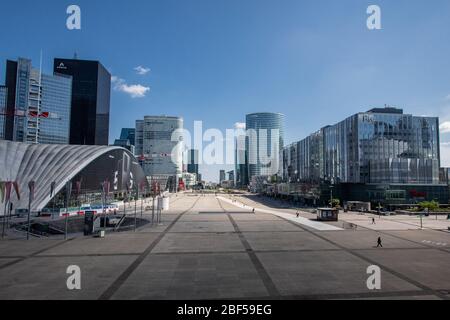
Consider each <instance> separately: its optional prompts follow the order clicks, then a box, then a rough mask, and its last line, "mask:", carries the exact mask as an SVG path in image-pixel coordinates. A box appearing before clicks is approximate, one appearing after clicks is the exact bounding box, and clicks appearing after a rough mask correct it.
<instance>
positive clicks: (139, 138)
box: [134, 120, 144, 156]
mask: <svg viewBox="0 0 450 320" xmlns="http://www.w3.org/2000/svg"><path fill="white" fill-rule="evenodd" d="M143 148H144V120H136V130H135V132H134V154H135V155H136V156H142V155H143V154H144V149H143Z"/></svg>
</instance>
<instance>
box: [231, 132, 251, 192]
mask: <svg viewBox="0 0 450 320" xmlns="http://www.w3.org/2000/svg"><path fill="white" fill-rule="evenodd" d="M245 144H246V134H245V131H243V132H242V133H240V134H238V135H237V136H236V139H235V155H234V159H235V171H236V174H235V179H236V181H235V182H236V186H238V187H245V186H247V185H248V184H249V180H248V167H247V162H248V157H247V150H246V146H245Z"/></svg>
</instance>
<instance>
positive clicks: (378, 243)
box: [377, 237, 383, 248]
mask: <svg viewBox="0 0 450 320" xmlns="http://www.w3.org/2000/svg"><path fill="white" fill-rule="evenodd" d="M380 247H381V248H383V243H382V241H381V237H378V241H377V248H380Z"/></svg>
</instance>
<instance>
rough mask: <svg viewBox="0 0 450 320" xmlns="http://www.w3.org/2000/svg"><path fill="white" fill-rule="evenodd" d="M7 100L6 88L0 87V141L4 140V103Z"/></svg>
mask: <svg viewBox="0 0 450 320" xmlns="http://www.w3.org/2000/svg"><path fill="white" fill-rule="evenodd" d="M7 99H8V88H7V87H5V86H0V140H4V139H5V121H6V101H7Z"/></svg>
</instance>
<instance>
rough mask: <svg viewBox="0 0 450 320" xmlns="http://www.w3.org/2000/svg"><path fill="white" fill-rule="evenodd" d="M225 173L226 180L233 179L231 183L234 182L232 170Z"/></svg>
mask: <svg viewBox="0 0 450 320" xmlns="http://www.w3.org/2000/svg"><path fill="white" fill-rule="evenodd" d="M227 174H228V180H229V181H233V183H234V182H235V181H234V178H235V176H234V170H231V171H228V172H227Z"/></svg>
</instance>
